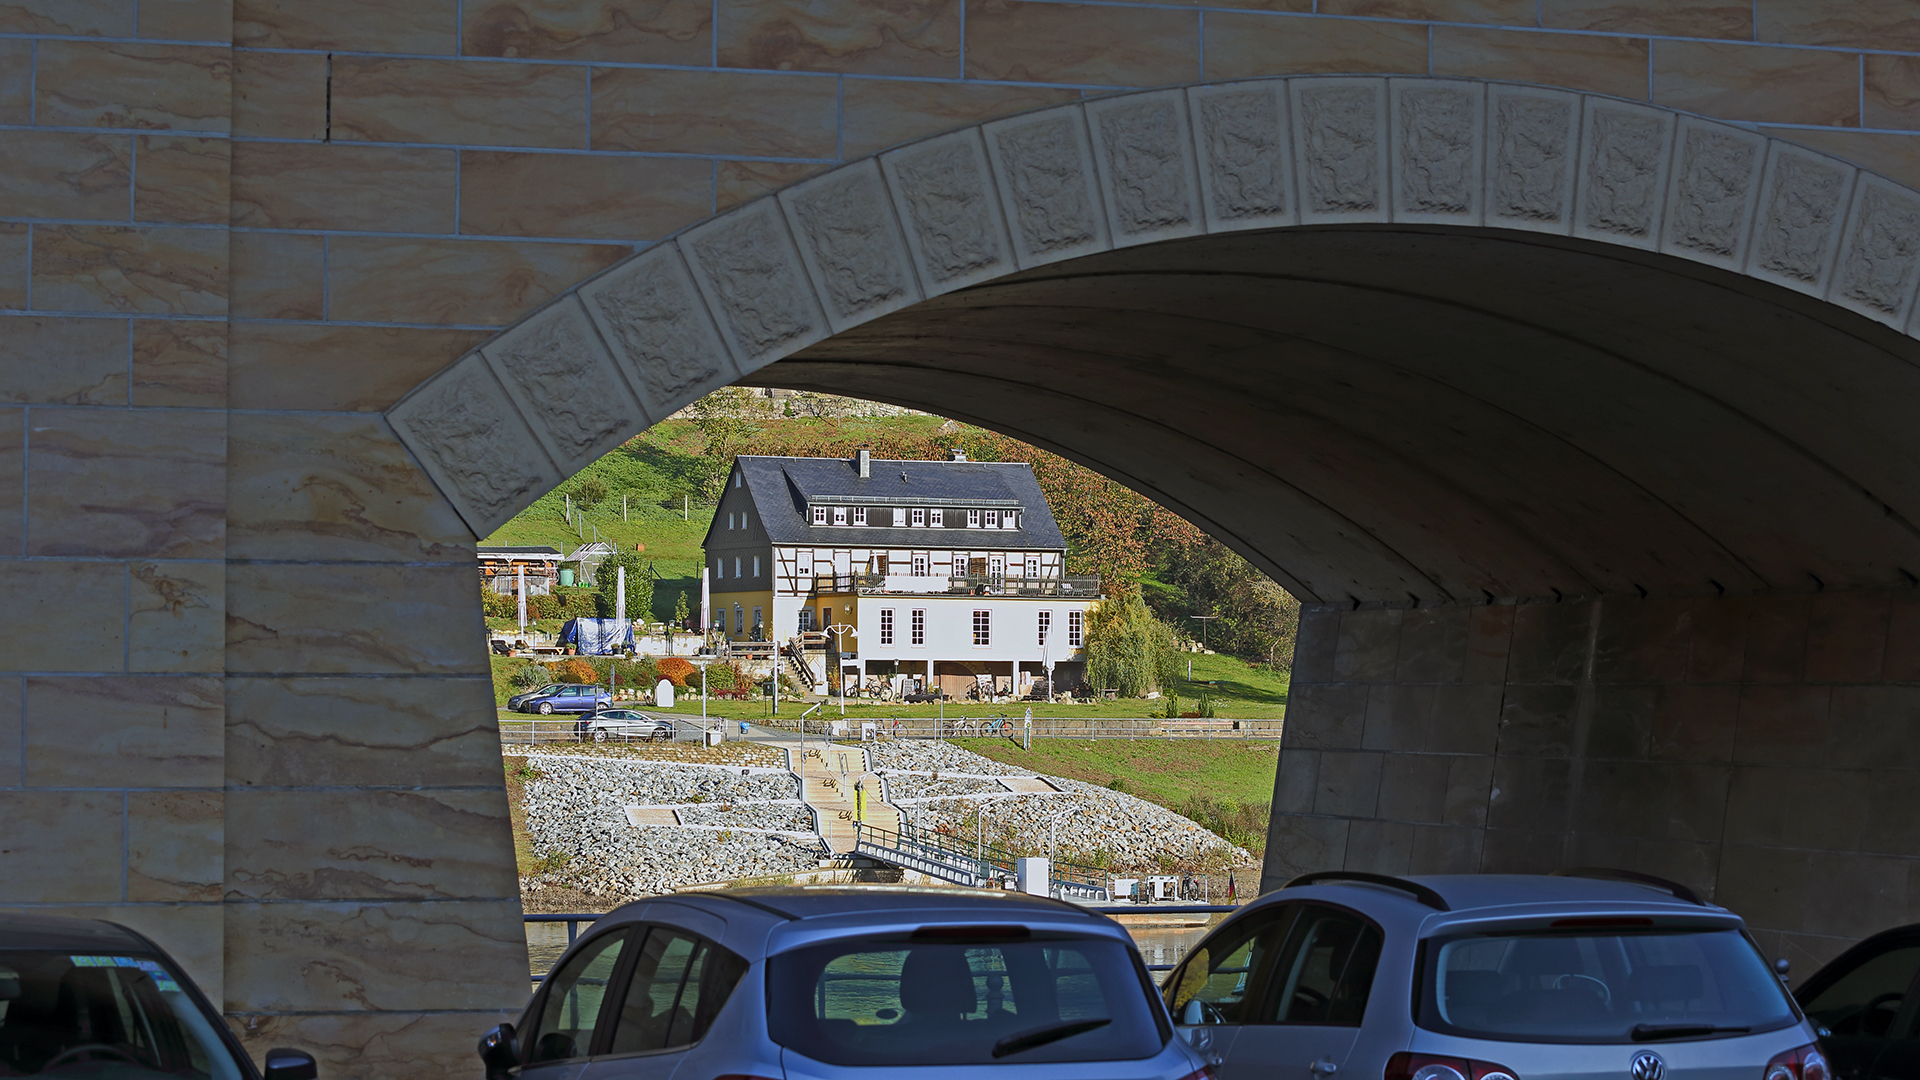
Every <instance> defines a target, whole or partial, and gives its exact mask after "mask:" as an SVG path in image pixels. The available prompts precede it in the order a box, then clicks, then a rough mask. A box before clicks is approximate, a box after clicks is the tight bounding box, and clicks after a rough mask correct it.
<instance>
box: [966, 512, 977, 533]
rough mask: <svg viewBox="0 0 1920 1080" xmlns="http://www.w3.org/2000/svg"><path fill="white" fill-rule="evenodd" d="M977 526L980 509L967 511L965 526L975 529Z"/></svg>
mask: <svg viewBox="0 0 1920 1080" xmlns="http://www.w3.org/2000/svg"><path fill="white" fill-rule="evenodd" d="M979 527H980V511H978V510H969V511H967V528H969V529H977V528H979Z"/></svg>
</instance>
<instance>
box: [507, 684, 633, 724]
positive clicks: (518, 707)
mask: <svg viewBox="0 0 1920 1080" xmlns="http://www.w3.org/2000/svg"><path fill="white" fill-rule="evenodd" d="M611 704H613V695H612V694H610V693H608V692H607V688H606V687H604V686H586V685H583V684H578V683H555V684H554V685H552V686H543V687H541V688H540V689H538V690H534V691H532V692H530V693H526V694H521V695H520V696H518V697H515V698H511V699H509V700H508V702H507V705H508V707H509V708H511V709H513V711H515V712H524V713H540V714H541V715H543V716H548V715H551V714H553V713H562V712H564V713H583V712H598V711H600V710H601V709H603V708H606V707H607V706H608V705H611Z"/></svg>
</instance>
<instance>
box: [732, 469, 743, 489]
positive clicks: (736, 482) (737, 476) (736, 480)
mask: <svg viewBox="0 0 1920 1080" xmlns="http://www.w3.org/2000/svg"><path fill="white" fill-rule="evenodd" d="M745 479H746V474H745V473H739V472H736V473H734V474H733V486H734V487H739V486H740V484H741V483H742V481H744V480H745Z"/></svg>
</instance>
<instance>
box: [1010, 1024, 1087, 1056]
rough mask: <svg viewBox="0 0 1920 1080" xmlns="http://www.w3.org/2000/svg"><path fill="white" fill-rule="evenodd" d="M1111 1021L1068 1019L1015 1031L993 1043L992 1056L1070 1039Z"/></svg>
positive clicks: (1014, 1052)
mask: <svg viewBox="0 0 1920 1080" xmlns="http://www.w3.org/2000/svg"><path fill="white" fill-rule="evenodd" d="M1111 1023H1113V1021H1112V1020H1110V1019H1105V1018H1102V1019H1099V1020H1068V1021H1067V1022H1066V1023H1063V1024H1048V1025H1047V1026H1046V1027H1037V1028H1034V1029H1033V1030H1031V1031H1021V1032H1016V1033H1015V1034H1012V1035H1009V1036H1007V1037H1006V1038H1004V1039H1001V1040H1000V1041H999V1042H997V1043H994V1044H993V1056H994V1057H996V1058H1003V1057H1006V1056H1007V1055H1008V1054H1018V1053H1020V1052H1021V1051H1023V1050H1031V1049H1033V1048H1034V1047H1036V1046H1045V1045H1047V1044H1048V1043H1050V1042H1059V1041H1060V1040H1061V1039H1071V1038H1072V1037H1074V1036H1075V1035H1080V1034H1084V1033H1085V1032H1089V1031H1092V1030H1093V1029H1094V1028H1103V1027H1106V1026H1107V1025H1108V1024H1111Z"/></svg>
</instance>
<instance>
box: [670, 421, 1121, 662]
mask: <svg viewBox="0 0 1920 1080" xmlns="http://www.w3.org/2000/svg"><path fill="white" fill-rule="evenodd" d="M705 546H706V554H707V574H708V583H709V587H710V589H711V596H712V605H711V608H710V611H709V613H708V618H709V619H710V620H711V621H710V625H711V626H712V628H713V629H714V630H715V631H716V632H718V633H719V634H720V635H721V636H723V637H725V638H728V639H731V640H743V639H760V640H776V641H786V640H788V639H791V638H793V637H795V636H796V635H801V634H808V633H813V632H822V631H824V632H826V633H827V635H828V642H829V648H830V650H832V651H833V652H834V653H836V654H837V659H836V661H835V662H836V663H837V664H838V665H839V666H840V667H841V669H842V670H844V671H847V672H849V673H853V674H857V675H859V676H860V677H861V678H862V679H863V680H872V679H887V680H889V681H890V682H892V683H893V684H894V685H895V687H896V688H899V687H901V686H903V685H904V684H905V683H906V682H919V683H924V682H926V681H928V680H931V681H932V682H933V683H935V684H937V685H939V686H941V687H942V688H943V689H945V690H946V691H947V692H948V693H949V694H952V695H954V696H956V697H959V696H964V695H965V694H966V693H967V692H968V691H969V690H970V689H971V688H973V687H975V686H983V684H984V687H991V688H992V689H993V690H995V691H997V692H1000V693H1015V694H1024V693H1026V692H1027V691H1028V689H1029V687H1030V685H1031V683H1032V681H1033V680H1034V679H1038V678H1044V677H1045V672H1046V670H1047V668H1048V667H1049V666H1050V665H1051V666H1053V667H1054V668H1055V681H1056V682H1057V683H1058V682H1064V683H1067V684H1072V683H1076V682H1078V681H1079V674H1080V671H1081V658H1082V642H1083V639H1084V629H1085V620H1086V613H1087V610H1088V608H1089V606H1090V605H1092V604H1094V603H1097V602H1098V597H1099V592H1100V588H1099V586H1100V583H1099V579H1097V578H1091V577H1074V576H1069V575H1068V574H1067V573H1066V549H1067V545H1066V540H1065V539H1064V538H1063V537H1062V536H1061V534H1060V528H1059V526H1058V525H1057V524H1056V523H1055V522H1054V519H1053V514H1052V512H1051V511H1050V510H1049V509H1048V507H1047V501H1046V498H1045V497H1044V496H1043V495H1042V494H1041V492H1040V486H1039V484H1038V483H1036V482H1035V480H1034V475H1033V469H1032V467H1031V466H1029V465H1027V464H1025V463H1023V462H1020V463H1014V462H985V461H968V460H966V459H965V458H964V457H963V456H961V455H959V454H957V453H956V454H954V455H953V456H952V458H951V459H950V460H947V461H890V460H878V459H872V458H869V457H868V456H867V454H866V452H865V451H862V452H861V453H860V454H859V455H858V456H856V457H854V458H852V459H847V458H792V457H757V456H755V457H745V456H743V457H740V458H736V459H735V461H734V465H733V471H732V473H731V474H730V475H729V476H728V478H727V486H726V491H725V494H724V495H723V496H722V497H721V499H720V503H719V505H718V507H717V508H716V510H715V513H714V519H713V526H712V528H711V529H709V530H708V532H707V537H706V542H705Z"/></svg>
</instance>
